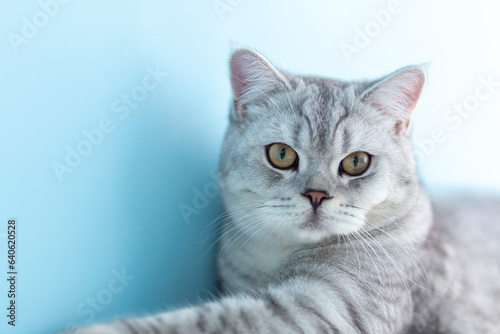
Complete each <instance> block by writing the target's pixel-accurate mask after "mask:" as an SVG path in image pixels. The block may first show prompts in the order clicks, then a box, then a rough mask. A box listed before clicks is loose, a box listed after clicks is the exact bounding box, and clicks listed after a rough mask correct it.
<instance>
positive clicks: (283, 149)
mask: <svg viewBox="0 0 500 334" xmlns="http://www.w3.org/2000/svg"><path fill="white" fill-rule="evenodd" d="M285 154H286V150H285V148H284V147H283V148H282V149H281V160H283V158H284V157H285Z"/></svg>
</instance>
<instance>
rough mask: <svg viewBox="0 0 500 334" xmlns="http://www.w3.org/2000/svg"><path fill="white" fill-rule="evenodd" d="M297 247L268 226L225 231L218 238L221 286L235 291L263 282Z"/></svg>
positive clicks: (268, 278) (249, 288)
mask: <svg viewBox="0 0 500 334" xmlns="http://www.w3.org/2000/svg"><path fill="white" fill-rule="evenodd" d="M297 249H298V245H297V244H296V243H292V242H291V241H289V240H287V239H286V238H284V237H283V236H280V235H279V233H272V231H268V230H262V231H259V232H257V233H255V232H253V231H252V232H249V233H246V234H241V232H239V231H230V232H228V233H225V234H224V236H223V237H222V238H221V244H220V254H219V261H218V265H219V275H220V278H221V279H222V283H223V287H224V290H225V291H226V292H229V293H234V292H238V291H242V290H243V291H250V290H255V288H258V287H259V286H262V285H266V284H267V283H269V281H271V280H272V279H273V277H274V276H275V273H276V270H277V269H278V268H279V267H280V265H282V264H283V263H284V261H285V260H286V258H287V257H288V256H289V255H290V254H291V253H293V252H294V251H295V250H297Z"/></svg>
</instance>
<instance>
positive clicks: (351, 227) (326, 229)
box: [299, 214, 362, 242]
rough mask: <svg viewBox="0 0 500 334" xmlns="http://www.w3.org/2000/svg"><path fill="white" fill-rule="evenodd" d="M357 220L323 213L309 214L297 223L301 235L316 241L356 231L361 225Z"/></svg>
mask: <svg viewBox="0 0 500 334" xmlns="http://www.w3.org/2000/svg"><path fill="white" fill-rule="evenodd" d="M361 225H362V224H361V223H360V222H359V221H346V220H344V219H335V218H331V217H327V216H324V215H321V214H320V215H316V214H311V215H309V216H308V217H307V220H306V221H305V222H303V223H302V224H300V225H299V230H300V232H301V234H302V236H303V237H304V238H305V239H307V240H308V241H310V242H318V241H321V240H323V239H327V238H331V237H334V236H342V235H349V234H352V233H356V232H357V231H359V229H360V228H361V227H362V226H361Z"/></svg>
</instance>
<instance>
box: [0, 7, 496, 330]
mask: <svg viewBox="0 0 500 334" xmlns="http://www.w3.org/2000/svg"><path fill="white" fill-rule="evenodd" d="M450 3H453V2H448V6H449V4H450ZM363 6H364V7H362V6H359V5H355V4H345V2H341V1H312V2H300V3H299V2H293V1H290V2H286V3H284V2H281V4H280V3H271V2H266V1H263V0H261V1H252V2H251V1H241V0H232V1H230V0H220V1H219V0H215V1H214V0H206V1H190V2H186V1H184V2H181V1H153V0H149V1H131V0H121V1H117V0H114V1H96V0H89V1H67V0H65V1H63V0H41V1H34V0H28V1H22V2H21V1H4V2H2V4H1V5H0V36H2V38H1V39H0V277H4V276H5V277H7V274H6V273H7V271H8V268H7V245H6V241H7V240H6V239H7V221H8V219H9V218H15V219H16V222H17V230H16V232H17V234H16V235H17V238H18V239H17V241H18V243H17V250H16V251H17V253H16V255H17V258H16V260H17V263H16V268H15V269H16V271H17V272H18V274H17V277H16V279H17V281H16V284H17V285H16V289H17V291H16V292H17V298H16V307H17V309H16V310H17V318H16V327H12V326H9V325H7V320H8V319H7V318H6V316H5V315H6V314H7V311H6V307H7V306H8V303H9V301H10V299H8V298H6V292H7V290H8V288H9V287H8V285H7V281H6V279H4V278H2V279H1V281H0V282H1V283H0V295H1V296H2V297H1V298H0V303H1V305H0V309H1V310H4V311H1V313H0V319H3V320H1V321H0V332H1V333H56V332H58V331H61V330H64V329H65V328H69V327H72V326H73V325H75V324H87V323H89V322H95V321H104V320H109V319H112V318H114V317H116V316H118V315H132V314H134V315H141V314H145V313H147V312H157V311H160V310H164V309H168V308H171V307H174V306H182V305H186V304H187V303H197V302H198V301H199V300H200V299H206V298H208V297H209V296H210V294H211V293H213V292H215V273H214V266H215V257H214V256H215V247H213V242H214V240H215V233H214V231H216V224H212V225H210V222H212V221H213V220H214V219H215V218H216V217H217V216H218V215H219V214H220V213H221V212H222V205H221V203H220V199H219V197H218V196H217V195H218V189H217V185H216V183H215V182H214V175H215V174H214V173H215V171H216V169H217V160H218V151H219V148H220V145H221V143H222V137H223V133H224V129H225V127H226V125H227V107H228V105H229V102H230V87H229V81H228V71H227V59H228V56H229V51H230V49H231V43H232V42H239V43H241V44H243V45H247V46H251V47H256V48H257V49H258V50H260V51H262V52H263V53H264V54H265V55H268V56H269V58H270V59H271V60H272V61H274V62H275V63H276V64H277V65H278V66H281V67H282V68H286V69H289V70H292V71H296V72H299V73H300V72H301V73H316V74H323V75H328V76H335V77H340V78H346V79H349V78H363V77H375V76H378V75H382V74H384V73H385V72H389V71H392V70H394V69H396V68H398V67H400V66H403V65H406V64H408V63H419V62H424V61H429V60H431V61H433V62H434V65H433V66H435V68H436V70H435V73H436V75H435V76H434V79H432V80H434V81H433V82H434V89H433V88H432V84H431V88H429V89H430V91H431V92H430V93H426V94H427V97H426V100H425V101H423V102H422V103H423V104H424V106H427V107H432V106H433V104H434V103H435V101H440V102H439V103H440V104H439V110H445V107H447V106H449V105H452V103H453V101H454V99H455V98H456V97H457V96H458V98H462V97H463V96H467V95H466V94H467V91H468V90H467V89H469V88H470V89H472V91H473V88H474V85H475V84H476V81H475V80H476V78H477V76H478V75H479V74H481V73H484V74H485V75H488V74H491V73H494V74H495V75H496V73H498V72H495V71H497V70H496V69H497V67H494V66H496V65H498V63H495V64H493V63H491V59H497V58H494V57H492V56H491V55H492V53H491V52H490V51H489V50H484V52H478V54H479V55H480V56H478V57H484V59H479V58H476V61H474V62H473V63H471V64H469V65H470V66H469V67H467V66H464V65H463V64H464V63H465V64H468V63H466V58H467V57H466V56H462V55H461V53H459V52H456V50H455V49H456V48H459V45H460V43H462V41H456V42H455V44H452V45H450V46H449V49H446V50H443V48H442V46H441V45H440V43H441V42H440V40H439V39H438V38H437V37H436V32H435V31H436V30H439V24H438V23H436V22H439V18H441V17H443V16H444V14H445V13H447V8H446V6H445V5H441V7H440V8H438V7H435V6H432V7H431V4H430V3H427V2H426V1H425V0H422V2H408V1H400V5H399V7H398V8H399V9H398V10H395V11H394V13H393V14H391V15H392V16H391V18H390V20H389V21H388V23H387V25H386V26H384V27H383V29H381V32H379V33H377V34H373V35H374V36H373V37H372V38H371V40H370V43H369V45H366V46H363V47H360V48H358V53H355V54H352V55H350V56H348V55H346V53H345V50H344V51H342V43H348V44H351V45H355V44H354V43H355V39H356V34H357V32H358V31H359V30H357V29H358V28H359V29H364V28H365V26H366V24H368V23H369V22H372V21H374V20H375V18H374V17H375V16H376V15H375V16H374V14H373V13H372V11H376V13H379V12H380V11H381V10H389V7H388V6H389V5H388V2H387V1H372V2H364V5H363ZM457 6H458V5H457ZM458 7H459V8H458V9H457V8H455V9H456V10H462V11H463V12H467V13H468V15H476V16H477V18H478V19H477V22H481V17H482V16H481V15H482V14H481V12H477V13H476V12H473V9H474V8H473V9H471V8H468V7H464V6H462V7H460V6H458ZM429 8H433V10H434V12H431V11H430V10H429ZM436 11H440V12H438V13H436ZM471 13H472V14H471ZM474 13H476V14H474ZM432 22H434V23H435V24H436V25H435V26H433V24H432ZM443 26H446V25H443ZM459 26H460V25H459V23H458V22H457V23H456V24H455V26H453V27H457V29H459ZM471 26H472V25H471ZM466 38H469V42H470V43H473V42H474V41H475V43H477V47H482V46H484V44H481V42H477V39H474V36H471V37H470V36H469V37H467V36H466ZM482 38H487V37H484V36H483V37H482ZM417 39H418V41H419V42H418V43H420V44H418V43H417V42H415V41H416V40H417ZM454 48H455V49H454ZM451 55H453V56H454V58H453V61H454V62H456V63H460V62H461V64H462V67H463V68H471V70H470V71H469V72H468V74H467V75H466V76H463V73H462V77H465V79H464V80H465V81H466V82H467V84H464V86H463V87H459V88H460V89H457V90H456V91H458V92H459V93H460V94H462V95H456V94H455V95H454V94H453V93H449V91H454V88H450V87H448V88H449V90H448V93H443V92H442V91H441V93H440V94H438V93H432V91H433V90H434V91H436V90H437V89H435V87H443V86H444V85H443V83H445V82H451V83H452V84H456V83H457V82H458V80H456V78H455V77H454V75H456V74H455V72H453V71H451V70H449V68H450V66H451V65H450V64H449V61H447V60H449V59H451V57H450V56H451ZM457 57H458V59H457ZM460 57H464V58H463V59H461V58H460ZM490 58H491V59H490ZM467 59H468V58H467ZM440 69H445V70H440ZM448 70H449V71H448ZM450 73H451V74H450ZM431 83H432V81H431ZM469 83H470V84H469ZM462 88H463V89H462ZM443 94H444V95H443ZM495 94H496V95H494V97H492V99H491V100H490V101H487V102H485V103H486V104H485V105H484V106H481V109H487V107H488V106H490V107H491V108H493V106H494V103H495V101H496V100H495V99H497V98H498V94H497V93H496V92H495ZM443 96H444V98H443ZM424 97H425V94H424ZM435 110H436V109H434V110H432V109H431V108H425V111H423V112H421V113H420V114H419V116H417V120H419V122H420V123H418V122H416V124H421V125H420V126H419V125H416V135H417V137H418V136H420V138H425V137H426V136H427V133H428V132H429V133H430V132H432V129H433V127H435V126H436V124H437V123H436V122H437V121H433V120H435V119H436V117H435V116H433V115H435V113H436V111H435ZM481 115H482V116H476V118H475V119H476V121H475V122H476V123H474V122H471V123H470V124H471V125H468V126H469V128H464V131H465V130H467V131H469V132H467V133H468V136H469V137H468V138H474V133H476V132H477V133H480V131H483V130H484V129H485V127H486V128H487V127H488V126H492V125H491V124H498V122H497V123H495V121H496V120H497V118H495V119H493V118H491V117H497V116H491V115H490V114H488V113H487V112H484V113H483V114H481ZM488 115H490V116H488ZM438 125H439V124H438ZM475 129H476V130H475ZM470 131H472V132H470ZM474 131H476V132H474ZM497 132H498V131H497ZM450 138H452V139H453V134H452V133H450ZM495 138H497V139H495V140H497V142H498V137H495ZM453 143H454V140H449V142H448V143H446V145H453ZM443 145H444V144H443ZM443 147H445V146H441V147H440V148H438V149H437V151H436V152H437V153H439V152H440V150H444V149H443ZM452 148H453V146H452ZM461 149H462V150H464V149H466V148H463V146H461ZM473 149H474V147H473ZM471 150H472V149H471ZM492 159H495V157H493V158H492ZM429 161H430V162H429V163H428V164H427V165H426V166H423V167H422V169H423V175H424V177H427V178H428V179H429V180H443V179H442V178H440V176H443V175H444V176H445V180H446V183H449V184H451V183H453V182H454V181H459V180H461V178H462V177H464V175H466V177H469V176H468V175H469V174H470V173H468V168H463V169H461V170H462V174H460V170H458V171H455V170H454V172H453V173H452V174H451V175H452V178H450V177H449V175H450V173H449V172H446V171H441V172H436V171H435V170H436V169H435V168H434V167H433V166H434V165H433V164H434V162H435V163H438V162H439V161H440V160H439V159H438V154H435V155H433V156H429ZM466 166H468V164H466ZM431 167H432V168H431ZM439 173H441V174H439ZM446 177H448V178H447V179H446ZM476 181H477V182H476ZM483 181H484V180H483V179H478V180H475V179H467V182H468V184H469V185H475V184H480V185H491V187H493V188H495V189H499V188H500V179H498V177H497V179H493V180H492V179H491V178H490V179H488V180H486V181H484V182H483ZM485 182H486V183H485ZM488 182H490V183H491V184H488ZM4 313H5V315H4Z"/></svg>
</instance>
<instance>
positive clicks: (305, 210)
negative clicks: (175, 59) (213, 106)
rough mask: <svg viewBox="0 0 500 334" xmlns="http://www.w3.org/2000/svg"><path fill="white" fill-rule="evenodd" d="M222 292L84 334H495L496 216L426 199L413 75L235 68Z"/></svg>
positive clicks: (255, 59) (257, 64)
mask: <svg viewBox="0 0 500 334" xmlns="http://www.w3.org/2000/svg"><path fill="white" fill-rule="evenodd" d="M231 72H232V83H233V90H234V95H235V101H234V107H233V108H232V111H231V123H230V126H229V128H228V131H227V134H226V138H225V141H224V146H223V149H222V153H221V162H220V170H219V172H220V180H221V190H222V197H223V200H224V203H225V205H226V208H227V213H226V216H225V218H224V220H223V222H224V225H223V231H222V233H223V235H222V238H221V243H220V254H219V273H220V276H221V280H222V285H223V289H224V291H225V293H226V296H224V297H222V299H221V300H220V301H216V302H212V303H208V304H205V305H203V306H199V307H193V308H188V309H183V310H179V311H175V312H170V313H164V314H160V315H157V316H152V317H148V318H138V319H126V320H122V321H119V322H116V323H114V324H110V325H100V326H95V327H90V328H88V329H84V330H83V333H179V334H183V333H342V334H343V333H370V334H371V333H429V334H431V333H498V332H499V331H500V306H499V305H500V304H499V303H496V300H498V299H499V298H500V280H499V279H498V278H499V266H500V246H499V243H497V242H496V241H497V240H500V205H499V203H500V202H499V201H496V200H490V199H474V198H462V199H450V200H448V199H447V200H442V201H439V202H436V203H434V207H435V209H434V210H433V209H432V205H431V202H430V200H429V198H428V196H427V194H426V193H425V191H424V190H423V187H422V186H421V184H420V181H419V179H418V175H417V170H416V166H415V161H414V158H413V154H412V150H411V143H410V139H409V122H410V115H411V111H412V109H413V108H414V106H415V104H416V102H417V99H418V97H419V95H420V91H421V89H422V86H423V83H424V75H423V72H422V70H421V69H420V68H419V67H407V68H403V69H401V70H399V71H397V72H395V73H393V74H391V75H389V76H387V77H384V78H382V79H380V80H377V81H374V82H363V83H345V82H339V81H334V80H327V79H319V78H312V77H299V76H294V75H291V74H288V73H284V72H280V71H278V70H276V69H275V68H274V67H273V66H272V65H271V64H270V63H269V62H267V60H265V59H264V58H263V57H262V56H260V55H259V54H257V53H255V52H254V51H252V50H249V49H245V48H241V49H238V50H236V51H235V53H234V54H233V57H232V61H231Z"/></svg>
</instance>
